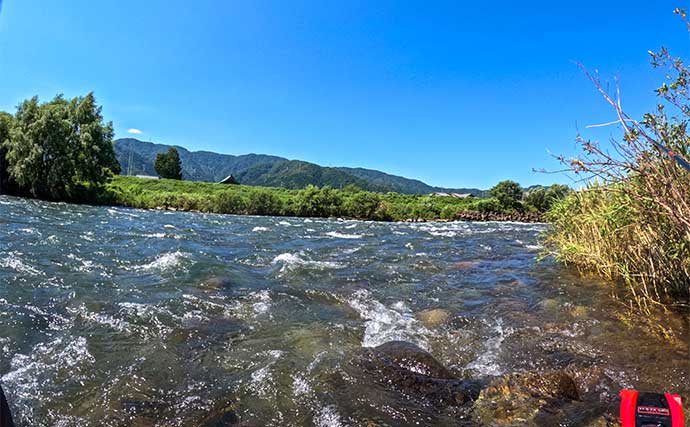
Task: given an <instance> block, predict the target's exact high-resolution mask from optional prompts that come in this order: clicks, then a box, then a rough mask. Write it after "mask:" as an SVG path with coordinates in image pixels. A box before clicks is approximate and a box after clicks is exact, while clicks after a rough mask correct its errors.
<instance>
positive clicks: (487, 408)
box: [474, 368, 615, 426]
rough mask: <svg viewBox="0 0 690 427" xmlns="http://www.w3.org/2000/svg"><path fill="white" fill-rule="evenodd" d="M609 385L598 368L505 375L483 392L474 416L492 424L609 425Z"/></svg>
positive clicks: (613, 416) (612, 412) (482, 423)
mask: <svg viewBox="0 0 690 427" xmlns="http://www.w3.org/2000/svg"><path fill="white" fill-rule="evenodd" d="M609 384H610V381H609V379H608V378H607V377H606V376H605V375H604V374H603V372H601V371H600V370H598V369H595V368H588V369H580V370H574V369H564V370H558V371H551V372H545V373H532V372H530V373H513V374H509V375H504V376H502V377H498V378H496V379H494V380H493V381H492V382H491V383H490V384H489V385H488V386H487V387H486V388H485V389H483V390H482V391H481V394H480V396H479V398H478V399H477V401H476V402H475V406H474V416H475V419H476V421H477V423H479V424H481V425H489V426H493V425H496V426H503V425H510V426H513V425H515V426H517V425H520V426H542V425H563V423H564V422H566V421H567V422H568V425H587V426H606V425H609V421H610V420H612V419H615V415H614V413H615V411H613V410H612V403H611V402H612V401H613V400H614V399H613V398H612V394H611V393H607V390H609Z"/></svg>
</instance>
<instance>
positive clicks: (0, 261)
mask: <svg viewBox="0 0 690 427" xmlns="http://www.w3.org/2000/svg"><path fill="white" fill-rule="evenodd" d="M22 255H23V254H22V253H20V252H5V253H0V268H8V269H11V270H14V271H17V272H20V273H24V274H29V275H31V276H38V275H42V274H43V273H42V272H41V271H39V270H38V269H36V268H34V267H32V266H30V265H29V264H27V263H25V262H24V261H23V260H22V259H21V256H22Z"/></svg>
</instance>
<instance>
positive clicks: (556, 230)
mask: <svg viewBox="0 0 690 427" xmlns="http://www.w3.org/2000/svg"><path fill="white" fill-rule="evenodd" d="M685 181H687V183H686V184H685V185H690V180H685ZM630 185H634V184H632V183H621V184H619V185H618V186H614V187H610V186H609V187H602V186H592V187H590V188H588V189H586V190H583V191H578V192H574V193H572V194H570V195H569V196H568V197H567V198H566V199H564V200H563V201H561V202H560V203H557V204H556V205H555V206H554V207H553V208H552V210H551V211H550V212H549V213H548V214H547V215H546V219H547V220H548V221H549V222H551V223H552V228H551V232H550V233H549V235H548V237H547V242H548V243H549V244H550V246H551V247H553V248H554V249H555V251H556V257H557V259H559V260H561V261H563V262H565V263H566V264H570V265H574V266H576V267H578V268H579V269H580V270H582V271H590V272H594V273H596V274H598V275H600V276H603V277H606V278H609V279H613V280H620V281H622V282H623V283H624V284H625V285H627V288H628V289H629V291H630V295H631V300H633V301H634V302H635V303H636V305H637V306H638V307H640V308H643V309H644V310H646V311H648V310H649V309H650V306H651V305H652V304H654V305H656V304H658V303H663V304H677V303H679V302H681V303H682V302H683V301H687V299H688V296H689V295H690V288H689V284H690V238H689V236H688V234H687V229H684V228H683V227H679V226H678V225H677V223H676V222H675V221H674V220H673V219H672V218H670V216H671V214H669V213H668V212H664V211H662V210H661V209H660V208H656V209H655V208H654V207H653V206H650V201H649V199H646V200H645V199H642V198H639V197H635V196H632V195H631V194H630V193H628V192H627V189H625V188H624V186H630ZM676 202H681V201H676Z"/></svg>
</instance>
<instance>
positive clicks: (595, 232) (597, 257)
mask: <svg viewBox="0 0 690 427" xmlns="http://www.w3.org/2000/svg"><path fill="white" fill-rule="evenodd" d="M678 13H680V14H682V15H683V16H685V15H684V12H682V11H678ZM651 55H652V64H653V66H654V67H663V68H666V69H667V70H668V75H667V79H668V81H666V82H664V83H663V84H662V86H661V87H660V88H659V89H657V91H656V92H657V94H658V96H659V97H660V100H659V105H658V107H657V109H656V111H653V112H651V113H648V114H646V115H645V116H644V118H643V119H642V120H641V121H637V120H635V119H633V118H632V117H630V116H629V115H627V114H626V113H625V112H624V111H623V110H622V108H621V107H620V103H619V99H618V97H617V95H615V96H614V95H610V94H609V93H608V92H607V91H606V90H604V89H603V86H602V84H601V83H600V82H599V80H598V78H597V77H596V76H592V75H589V74H588V76H590V78H591V79H592V81H593V82H594V84H595V85H596V87H597V89H598V91H599V92H600V93H601V94H602V96H603V97H604V99H605V100H606V101H607V102H608V103H609V104H610V105H611V107H612V108H613V109H614V112H615V114H616V116H617V117H619V118H620V121H619V122H618V126H619V127H620V129H621V131H622V137H621V138H619V139H617V140H613V141H611V143H610V144H611V145H612V146H603V147H602V146H601V145H599V144H598V143H596V142H593V141H588V140H584V139H581V140H579V142H580V143H581V146H582V150H583V154H582V156H580V157H579V158H574V159H566V158H561V160H562V161H563V163H564V164H566V165H567V167H568V168H570V169H571V170H572V171H573V172H575V173H577V174H578V175H580V176H585V177H592V178H593V179H596V181H594V180H593V179H592V180H590V185H589V186H588V187H587V188H586V189H584V190H582V191H578V192H575V193H572V194H571V195H569V196H568V197H567V198H565V199H564V200H563V201H561V202H560V203H557V204H556V205H555V206H554V207H553V208H552V210H551V211H550V212H549V213H548V215H547V216H546V217H547V219H548V220H549V221H550V222H552V223H553V227H552V229H551V232H550V235H549V236H548V239H547V241H548V243H549V244H550V247H551V248H552V249H553V251H554V253H555V255H556V256H557V258H558V259H560V260H561V261H563V262H565V263H568V264H572V265H575V266H577V267H578V268H580V269H582V270H587V271H593V272H595V273H597V274H599V275H602V276H604V277H607V278H611V279H617V280H620V281H622V282H624V283H625V284H626V285H627V288H628V290H629V294H630V298H629V300H630V302H631V303H633V304H636V305H637V306H638V307H639V308H641V309H642V310H643V311H646V312H649V311H650V310H651V309H652V307H653V306H658V305H663V306H665V307H668V306H669V305H671V306H675V307H681V308H682V309H683V310H687V308H688V299H689V298H690V172H689V171H688V170H686V169H685V168H684V165H683V159H688V158H690V156H689V154H690V145H689V144H688V141H689V140H690V139H689V138H690V135H688V134H687V123H688V118H690V105H689V103H688V97H687V93H688V90H690V69H688V68H687V67H686V66H685V65H684V64H683V62H682V61H681V60H679V59H674V58H672V57H671V56H670V55H669V53H668V52H667V51H666V50H664V49H662V50H661V51H660V52H659V53H652V54H651Z"/></svg>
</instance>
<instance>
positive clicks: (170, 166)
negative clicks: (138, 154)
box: [153, 147, 182, 180]
mask: <svg viewBox="0 0 690 427" xmlns="http://www.w3.org/2000/svg"><path fill="white" fill-rule="evenodd" d="M153 167H154V168H155V169H156V173H157V174H158V175H159V176H160V177H161V178H167V179H178V180H180V179H182V161H180V154H179V153H178V152H177V149H176V148H174V147H170V149H169V150H168V152H167V153H165V154H164V153H158V155H156V161H155V163H154V164H153Z"/></svg>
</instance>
